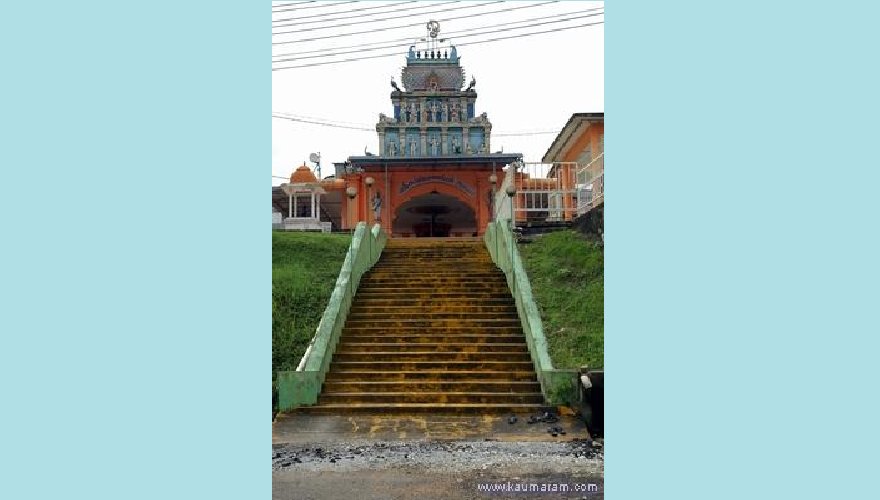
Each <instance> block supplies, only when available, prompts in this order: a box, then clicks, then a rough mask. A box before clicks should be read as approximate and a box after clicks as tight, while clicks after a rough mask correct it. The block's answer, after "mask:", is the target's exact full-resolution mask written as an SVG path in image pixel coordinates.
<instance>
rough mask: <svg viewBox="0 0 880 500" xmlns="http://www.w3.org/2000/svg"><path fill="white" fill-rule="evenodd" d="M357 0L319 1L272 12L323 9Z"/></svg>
mask: <svg viewBox="0 0 880 500" xmlns="http://www.w3.org/2000/svg"><path fill="white" fill-rule="evenodd" d="M357 1H359V0H349V1H347V2H333V3H331V2H320V3H321V5H309V6H308V7H291V8H289V9H277V10H273V11H272V13H273V14H275V13H277V12H288V11H291V10H306V9H323V8H324V7H336V6H337V5H344V4H347V3H355V2H357ZM302 3H314V0H313V1H312V2H302Z"/></svg>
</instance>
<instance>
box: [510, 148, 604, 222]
mask: <svg viewBox="0 0 880 500" xmlns="http://www.w3.org/2000/svg"><path fill="white" fill-rule="evenodd" d="M603 155H604V153H603V154H602V155H600V156H599V157H598V158H597V159H599V158H601V157H602V156H603ZM594 163H595V160H594V161H593V162H591V163H590V164H589V165H586V166H581V165H579V164H578V163H576V162H556V163H535V162H528V163H527V162H515V163H512V164H510V165H508V166H507V168H506V169H505V170H504V181H503V182H502V183H501V186H500V188H499V190H498V193H497V194H496V196H495V211H494V213H495V214H496V219H510V218H511V214H510V211H511V206H510V205H511V200H510V198H509V197H508V196H507V189H508V188H509V187H513V188H514V189H515V190H516V194H515V195H514V196H513V211H514V214H515V220H516V222H517V223H529V222H560V221H571V220H573V219H574V218H575V217H577V216H578V215H580V214H581V213H582V212H581V211H580V201H581V198H582V197H583V196H584V191H589V183H588V182H586V179H590V177H589V172H591V170H589V168H590V167H591V166H594Z"/></svg>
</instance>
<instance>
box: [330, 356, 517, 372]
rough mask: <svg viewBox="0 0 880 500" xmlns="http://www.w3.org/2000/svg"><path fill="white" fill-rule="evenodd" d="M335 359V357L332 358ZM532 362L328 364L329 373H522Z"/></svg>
mask: <svg viewBox="0 0 880 500" xmlns="http://www.w3.org/2000/svg"><path fill="white" fill-rule="evenodd" d="M334 358H335V357H334ZM533 369H534V366H532V362H531V361H530V360H529V361H486V360H480V361H406V362H389V361H378V360H376V361H336V360H335V359H334V360H333V361H332V362H331V364H330V370H331V371H334V370H335V371H339V372H344V371H373V372H378V371H386V372H387V371H403V372H410V371H419V370H445V371H455V370H464V371H496V372H498V371H500V372H507V371H522V370H533Z"/></svg>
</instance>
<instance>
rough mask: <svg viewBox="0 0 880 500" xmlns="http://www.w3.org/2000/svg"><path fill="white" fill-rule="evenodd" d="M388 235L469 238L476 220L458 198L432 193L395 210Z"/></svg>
mask: <svg viewBox="0 0 880 500" xmlns="http://www.w3.org/2000/svg"><path fill="white" fill-rule="evenodd" d="M392 232H393V234H394V235H395V236H404V237H413V236H414V237H435V238H436V237H449V236H473V235H475V234H476V233H477V219H476V216H475V214H474V209H473V208H471V207H470V206H469V205H467V204H466V203H464V202H462V201H461V200H459V199H458V198H455V197H453V196H449V195H445V194H442V193H438V192H437V191H432V192H430V193H428V194H425V195H422V196H418V197H416V198H413V199H411V200H409V201H407V202H406V203H404V204H403V205H401V206H400V208H398V209H397V212H396V213H395V217H394V224H393V226H392Z"/></svg>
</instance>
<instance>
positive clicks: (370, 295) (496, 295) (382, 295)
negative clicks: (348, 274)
mask: <svg viewBox="0 0 880 500" xmlns="http://www.w3.org/2000/svg"><path fill="white" fill-rule="evenodd" d="M476 297H478V298H479V299H480V300H482V301H485V300H510V301H513V297H511V296H510V291H508V290H507V287H505V288H504V291H502V292H483V293H479V294H477V293H474V292H473V291H470V290H462V291H457V292H449V291H445V290H444V291H436V290H435V291H432V290H431V289H425V291H424V292H415V291H414V290H404V289H400V290H396V291H388V292H380V291H376V289H373V290H363V289H358V291H357V294H356V300H355V303H356V304H357V303H360V302H369V301H378V300H408V299H412V300H418V301H422V300H428V301H431V300H439V301H442V300H461V299H463V298H470V299H472V298H476Z"/></svg>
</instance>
